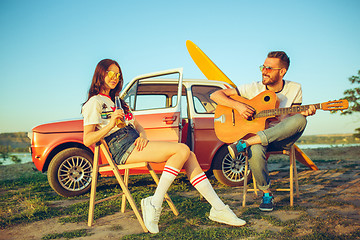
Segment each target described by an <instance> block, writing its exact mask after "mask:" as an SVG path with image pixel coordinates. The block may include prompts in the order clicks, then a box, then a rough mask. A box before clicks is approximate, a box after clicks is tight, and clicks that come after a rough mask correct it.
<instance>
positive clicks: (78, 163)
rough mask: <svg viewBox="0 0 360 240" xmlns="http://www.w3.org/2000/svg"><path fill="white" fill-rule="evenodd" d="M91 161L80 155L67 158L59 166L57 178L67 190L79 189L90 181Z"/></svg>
mask: <svg viewBox="0 0 360 240" xmlns="http://www.w3.org/2000/svg"><path fill="white" fill-rule="evenodd" d="M91 172H92V165H91V163H90V162H89V161H88V160H87V159H86V158H84V157H82V156H72V157H69V158H67V159H66V160H65V161H63V162H62V164H61V165H60V167H59V170H58V180H59V182H60V184H61V186H62V187H63V188H65V189H66V190H68V191H80V190H82V189H84V188H86V187H87V186H88V185H89V184H90V182H91Z"/></svg>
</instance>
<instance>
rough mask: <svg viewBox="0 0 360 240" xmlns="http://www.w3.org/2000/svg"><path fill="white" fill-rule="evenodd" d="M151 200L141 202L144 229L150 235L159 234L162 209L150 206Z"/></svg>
mask: <svg viewBox="0 0 360 240" xmlns="http://www.w3.org/2000/svg"><path fill="white" fill-rule="evenodd" d="M151 198H152V197H147V198H144V199H142V200H141V211H142V215H143V219H144V223H145V227H146V228H147V229H148V230H149V232H151V233H158V232H159V226H158V224H159V219H160V213H161V210H162V208H158V209H157V208H155V207H154V206H153V205H152V204H151Z"/></svg>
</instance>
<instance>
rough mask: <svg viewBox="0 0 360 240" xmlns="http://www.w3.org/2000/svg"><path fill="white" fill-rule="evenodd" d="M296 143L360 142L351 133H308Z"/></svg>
mask: <svg viewBox="0 0 360 240" xmlns="http://www.w3.org/2000/svg"><path fill="white" fill-rule="evenodd" d="M296 143H297V144H352V143H360V138H355V137H354V135H353V134H343V135H310V136H302V137H301V138H300V139H299V140H298V141H297V142H296Z"/></svg>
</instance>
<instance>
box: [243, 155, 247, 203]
mask: <svg viewBox="0 0 360 240" xmlns="http://www.w3.org/2000/svg"><path fill="white" fill-rule="evenodd" d="M247 172H248V156H247V155H246V156H245V175H244V188H243V202H242V206H243V207H245V206H246V193H247Z"/></svg>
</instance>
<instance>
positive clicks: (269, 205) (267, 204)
mask: <svg viewBox="0 0 360 240" xmlns="http://www.w3.org/2000/svg"><path fill="white" fill-rule="evenodd" d="M273 201H274V197H273V196H272V195H271V193H264V195H263V199H262V201H261V204H260V206H259V209H260V210H261V211H266V212H271V211H272V210H273V209H274V203H273Z"/></svg>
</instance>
